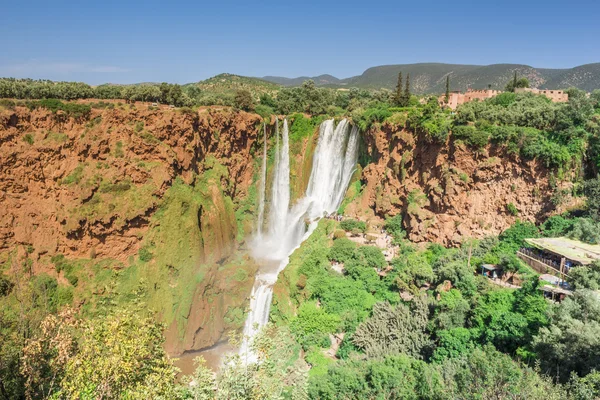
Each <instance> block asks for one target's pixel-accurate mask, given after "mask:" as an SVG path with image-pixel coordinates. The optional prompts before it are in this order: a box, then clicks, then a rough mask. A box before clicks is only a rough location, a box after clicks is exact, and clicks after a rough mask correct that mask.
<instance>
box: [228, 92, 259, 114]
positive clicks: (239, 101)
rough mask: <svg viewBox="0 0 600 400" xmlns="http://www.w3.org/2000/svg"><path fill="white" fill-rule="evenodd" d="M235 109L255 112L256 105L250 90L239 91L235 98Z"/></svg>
mask: <svg viewBox="0 0 600 400" xmlns="http://www.w3.org/2000/svg"><path fill="white" fill-rule="evenodd" d="M233 102H234V105H235V107H237V108H239V109H240V110H244V111H253V110H254V107H255V104H254V99H253V98H252V93H250V91H249V90H238V91H236V93H235V97H234V98H233Z"/></svg>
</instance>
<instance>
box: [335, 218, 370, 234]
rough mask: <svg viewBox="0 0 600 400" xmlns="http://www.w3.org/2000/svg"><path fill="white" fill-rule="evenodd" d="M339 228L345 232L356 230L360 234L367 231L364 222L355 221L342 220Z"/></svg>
mask: <svg viewBox="0 0 600 400" xmlns="http://www.w3.org/2000/svg"><path fill="white" fill-rule="evenodd" d="M340 228H342V229H343V230H345V231H346V232H351V231H352V230H353V229H358V230H359V231H361V232H363V233H364V232H366V231H367V223H366V222H364V221H358V220H356V219H350V218H348V219H344V220H342V222H340Z"/></svg>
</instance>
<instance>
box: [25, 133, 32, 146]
mask: <svg viewBox="0 0 600 400" xmlns="http://www.w3.org/2000/svg"><path fill="white" fill-rule="evenodd" d="M23 141H24V142H25V143H27V144H33V135H32V134H31V133H26V134H25V135H24V136H23Z"/></svg>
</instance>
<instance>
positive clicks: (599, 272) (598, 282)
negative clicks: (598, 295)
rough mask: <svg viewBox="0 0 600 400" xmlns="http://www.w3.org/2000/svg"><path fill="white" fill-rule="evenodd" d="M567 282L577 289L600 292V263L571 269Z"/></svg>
mask: <svg viewBox="0 0 600 400" xmlns="http://www.w3.org/2000/svg"><path fill="white" fill-rule="evenodd" d="M567 280H568V282H569V283H570V284H571V285H572V286H573V287H574V288H575V289H590V290H599V289H600V261H596V262H594V263H591V264H589V265H581V266H578V267H573V268H571V269H570V270H569V274H568V275H567Z"/></svg>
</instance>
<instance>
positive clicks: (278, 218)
mask: <svg viewBox="0 0 600 400" xmlns="http://www.w3.org/2000/svg"><path fill="white" fill-rule="evenodd" d="M278 126H279V124H278V123H277V124H276V127H277V128H276V131H275V135H276V139H275V143H276V144H275V153H274V154H275V162H274V170H273V184H272V187H271V201H270V206H269V214H268V220H267V221H265V217H264V207H265V205H264V202H265V198H266V193H265V192H266V185H264V182H265V181H266V164H265V163H264V160H263V168H262V170H261V187H260V188H261V193H260V194H259V202H260V204H259V210H260V212H259V218H258V221H257V224H258V227H257V233H256V235H255V236H254V237H253V239H252V240H251V243H250V248H251V249H252V256H253V257H254V258H255V259H256V261H257V262H258V264H259V265H260V269H259V272H258V274H257V275H256V278H255V282H254V287H253V289H252V295H251V300H250V311H249V313H248V318H247V320H246V323H245V326H244V340H243V341H242V345H241V347H240V354H241V356H242V358H243V359H244V360H245V361H246V362H247V363H249V362H254V361H256V356H255V355H254V354H253V353H252V351H251V350H250V344H251V342H252V339H253V337H254V336H255V335H256V333H257V332H258V331H259V330H260V329H261V328H262V327H263V326H265V325H266V324H267V322H268V320H269V310H270V308H271V300H272V298H273V285H274V284H275V282H276V281H277V275H278V274H279V272H281V271H282V270H283V269H284V268H285V267H286V265H287V264H288V262H289V256H290V255H291V254H292V252H293V251H294V250H295V249H297V248H298V247H299V246H300V244H301V243H302V242H303V241H304V240H305V239H306V238H308V237H309V236H310V234H311V233H312V232H313V231H314V230H315V228H316V227H317V224H318V221H319V219H321V218H322V217H324V216H326V215H329V214H331V213H335V212H336V211H337V209H338V208H339V206H340V204H341V202H342V200H343V198H344V195H345V193H346V189H347V188H348V184H349V183H350V179H351V178H352V174H353V173H354V170H355V167H356V162H357V158H358V128H357V127H356V126H352V125H351V124H350V123H349V122H348V121H347V120H345V119H344V120H342V121H340V122H339V123H338V125H337V126H336V125H335V123H334V120H333V119H330V120H327V121H324V122H323V123H322V124H321V126H320V128H319V138H318V142H317V147H316V149H315V152H314V155H313V164H312V170H311V175H310V179H309V182H308V186H307V188H306V194H305V195H304V197H302V198H300V199H298V200H297V201H296V203H295V204H294V205H293V206H292V207H291V208H290V155H289V132H288V124H287V120H284V121H283V129H282V133H281V140H280V137H279V136H280V135H279V129H278ZM266 145H267V141H266V134H265V149H264V151H263V156H264V157H265V156H266ZM265 226H266V230H265Z"/></svg>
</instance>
